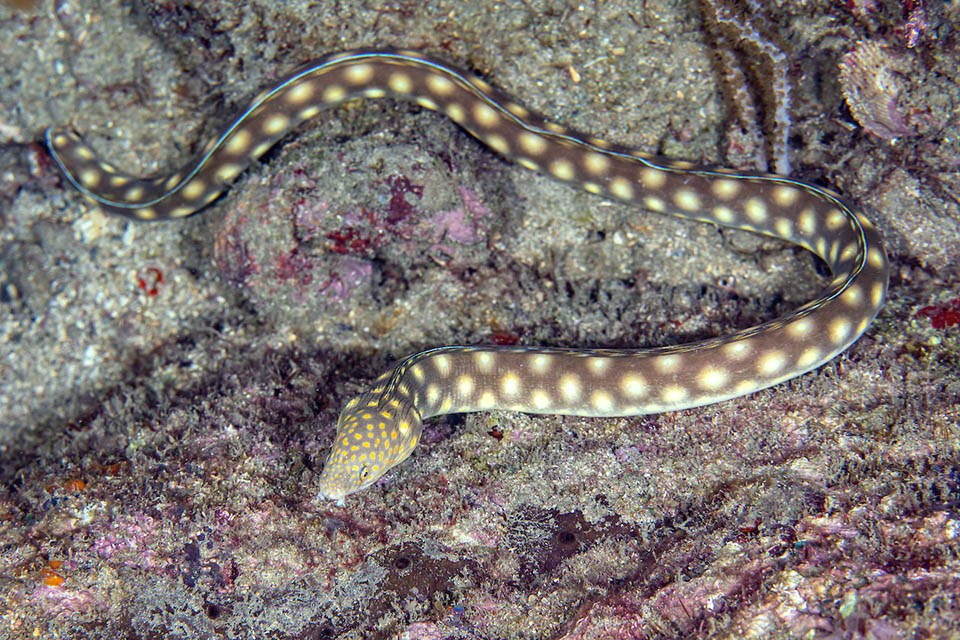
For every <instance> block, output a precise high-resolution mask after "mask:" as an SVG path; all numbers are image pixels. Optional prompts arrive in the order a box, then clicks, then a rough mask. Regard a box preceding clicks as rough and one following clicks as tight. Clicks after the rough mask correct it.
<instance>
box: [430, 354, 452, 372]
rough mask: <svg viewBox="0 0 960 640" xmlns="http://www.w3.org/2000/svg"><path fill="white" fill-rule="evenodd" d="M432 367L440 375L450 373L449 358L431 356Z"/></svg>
mask: <svg viewBox="0 0 960 640" xmlns="http://www.w3.org/2000/svg"><path fill="white" fill-rule="evenodd" d="M433 368H434V369H436V370H437V373H439V374H440V375H441V376H444V377H446V376H448V375H450V358H448V357H447V356H443V355H440V356H434V357H433Z"/></svg>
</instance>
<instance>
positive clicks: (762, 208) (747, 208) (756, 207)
mask: <svg viewBox="0 0 960 640" xmlns="http://www.w3.org/2000/svg"><path fill="white" fill-rule="evenodd" d="M743 212H744V213H746V214H747V217H748V218H750V219H751V220H753V221H754V222H757V223H760V222H763V221H764V220H766V219H767V204H766V203H765V202H764V201H763V200H761V199H760V198H750V199H749V200H747V201H746V203H744V205H743Z"/></svg>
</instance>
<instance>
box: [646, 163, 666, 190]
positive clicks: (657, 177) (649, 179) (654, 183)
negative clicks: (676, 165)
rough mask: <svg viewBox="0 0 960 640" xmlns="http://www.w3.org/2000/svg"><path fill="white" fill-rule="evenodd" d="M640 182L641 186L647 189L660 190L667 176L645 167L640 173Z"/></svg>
mask: <svg viewBox="0 0 960 640" xmlns="http://www.w3.org/2000/svg"><path fill="white" fill-rule="evenodd" d="M640 182H642V183H643V186H645V187H646V188H647V189H660V188H661V187H663V185H664V184H666V182H667V174H666V172H664V171H660V170H659V169H653V168H651V167H645V168H644V169H643V171H641V172H640Z"/></svg>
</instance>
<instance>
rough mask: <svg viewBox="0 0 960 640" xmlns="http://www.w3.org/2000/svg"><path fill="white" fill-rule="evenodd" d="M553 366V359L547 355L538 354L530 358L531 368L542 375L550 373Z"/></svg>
mask: <svg viewBox="0 0 960 640" xmlns="http://www.w3.org/2000/svg"><path fill="white" fill-rule="evenodd" d="M551 364H552V358H551V357H550V356H548V355H547V354H545V353H538V354H537V355H535V356H533V357H531V358H530V368H531V369H533V371H534V373H538V374H540V375H543V374H544V373H546V372H548V371H550V366H551Z"/></svg>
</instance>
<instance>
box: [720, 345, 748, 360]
mask: <svg viewBox="0 0 960 640" xmlns="http://www.w3.org/2000/svg"><path fill="white" fill-rule="evenodd" d="M752 350H753V349H752V348H751V347H750V344H749V343H748V342H747V341H746V340H738V341H737V342H731V343H730V344H727V345H724V346H723V352H724V354H726V356H727V357H728V358H730V359H731V360H743V359H744V358H746V357H747V356H749V355H750V352H751V351H752Z"/></svg>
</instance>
